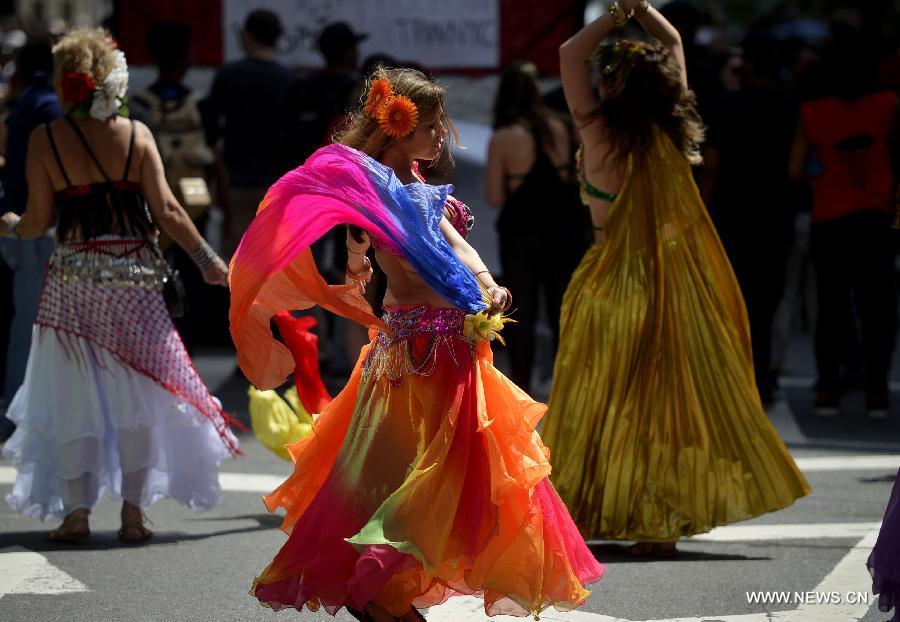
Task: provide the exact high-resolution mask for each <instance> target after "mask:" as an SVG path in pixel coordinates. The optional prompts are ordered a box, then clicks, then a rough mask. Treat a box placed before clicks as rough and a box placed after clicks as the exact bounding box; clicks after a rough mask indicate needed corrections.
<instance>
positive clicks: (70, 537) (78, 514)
mask: <svg viewBox="0 0 900 622" xmlns="http://www.w3.org/2000/svg"><path fill="white" fill-rule="evenodd" d="M90 513H91V511H90V510H88V509H87V508H79V509H77V510H74V511H72V512H69V513H68V514H67V515H66V517H65V518H64V519H63V522H62V524H61V525H60V526H59V527H57V528H56V529H54V530H53V531H50V532H49V533H47V539H48V540H50V541H51V542H72V543H79V542H85V541H86V540H87V539H88V538H90V537H91V529H90V527H89V525H88V516H89V515H90Z"/></svg>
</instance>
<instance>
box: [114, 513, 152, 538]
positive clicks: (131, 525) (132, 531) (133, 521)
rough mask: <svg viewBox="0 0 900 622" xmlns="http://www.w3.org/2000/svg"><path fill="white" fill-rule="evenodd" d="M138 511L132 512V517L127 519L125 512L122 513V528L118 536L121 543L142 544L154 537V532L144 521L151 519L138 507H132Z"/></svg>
mask: <svg viewBox="0 0 900 622" xmlns="http://www.w3.org/2000/svg"><path fill="white" fill-rule="evenodd" d="M132 507H134V508H135V510H136V511H132V512H130V514H131V516H130V517H128V518H126V516H125V511H124V508H123V511H122V527H121V529H119V532H118V533H117V534H116V535H117V537H118V538H119V540H120V541H121V542H124V543H126V544H140V543H141V542H146V541H147V540H149V539H150V538H152V537H153V532H152V531H150V530H149V529H147V527H146V526H145V525H144V521H145V520H148V521H149V519H148V518H147V516H146V515H145V514H144V513H143V512H142V511H141V510H140V508H138V507H137V506H132Z"/></svg>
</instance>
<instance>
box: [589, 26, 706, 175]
mask: <svg viewBox="0 0 900 622" xmlns="http://www.w3.org/2000/svg"><path fill="white" fill-rule="evenodd" d="M591 62H592V64H593V65H594V66H595V67H596V69H597V71H598V73H599V75H600V80H601V82H602V84H603V86H604V89H605V94H604V96H603V97H602V99H601V102H600V106H599V108H598V109H597V110H595V111H594V112H593V113H591V114H590V115H589V116H588V119H586V120H584V121H581V123H584V122H586V121H588V122H589V121H590V120H591V119H593V118H597V117H602V118H603V120H604V124H605V127H606V133H607V136H608V137H609V141H610V142H611V143H612V147H613V149H612V153H614V154H615V157H616V158H623V157H625V156H626V155H628V154H631V153H636V154H641V153H645V152H646V151H647V150H649V149H650V147H651V146H652V142H653V128H654V126H656V127H659V128H660V129H661V130H662V131H664V132H665V133H666V134H667V135H668V136H669V138H670V139H671V140H672V142H673V143H674V144H675V146H676V147H677V148H678V149H679V150H680V151H681V152H682V153H683V154H684V156H685V157H686V158H687V159H688V161H689V162H690V163H691V164H700V163H701V162H702V158H701V156H700V144H701V143H702V142H703V136H704V130H703V123H702V122H701V120H700V116H699V115H698V114H697V100H696V96H695V95H694V93H693V91H691V90H690V89H686V88H685V87H684V86H683V85H682V83H681V69H680V68H679V67H678V64H677V63H676V61H675V58H674V57H673V56H672V54H671V53H670V52H669V50H667V49H666V48H665V47H663V46H662V45H661V44H660V43H659V42H658V41H653V42H645V41H632V40H622V41H617V42H615V43H604V44H602V45H601V46H599V47H598V48H597V51H595V52H594V54H593V55H592V57H591Z"/></svg>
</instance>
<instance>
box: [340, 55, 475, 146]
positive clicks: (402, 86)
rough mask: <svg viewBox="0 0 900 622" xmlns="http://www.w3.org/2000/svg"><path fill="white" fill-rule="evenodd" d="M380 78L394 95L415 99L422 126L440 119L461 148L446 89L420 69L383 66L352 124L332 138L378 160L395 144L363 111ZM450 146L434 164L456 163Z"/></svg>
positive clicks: (372, 77) (368, 81) (368, 82)
mask: <svg viewBox="0 0 900 622" xmlns="http://www.w3.org/2000/svg"><path fill="white" fill-rule="evenodd" d="M379 78H384V79H386V80H387V81H388V82H390V84H391V88H392V89H393V91H394V95H403V96H405V97H408V98H409V99H411V100H412V102H413V103H414V104H415V105H416V108H418V110H419V124H422V123H431V122H432V120H433V119H435V116H437V118H438V120H439V122H440V123H442V124H443V125H444V127H445V128H447V130H448V133H451V134H452V135H453V138H454V141H455V142H456V146H457V147H458V146H459V133H458V132H457V131H456V127H454V125H453V122H452V121H451V120H450V117H449V116H447V113H446V112H445V110H444V87H442V86H441V85H440V84H438V83H437V82H435V81H434V80H432V79H430V78H428V77H427V76H426V75H425V74H424V73H422V72H421V71H418V70H416V69H405V68H403V69H388V68H385V67H383V66H378V67H376V68H375V70H374V71H373V72H372V73H371V74H370V75H369V77H368V78H367V79H366V88H365V89H364V90H363V94H362V97H361V98H360V101H359V104H358V106H357V107H356V109H355V110H354V111H353V113H351V115H350V118H349V119H348V121H347V122H346V123H345V124H343V125H342V126H341V127H339V128H338V130H337V131H336V132H335V134H334V136H333V137H332V141H333V142H335V143H339V144H341V145H347V146H348V147H352V148H353V149H357V150H359V151H362V152H363V153H365V154H366V155H368V156H370V157H372V158H374V159H376V160H377V159H379V158H380V157H381V155H382V154H383V153H384V151H385V149H387V148H388V147H389V146H390V144H391V143H392V142H393V141H395V140H398V139H396V138H391V137H390V136H388V135H386V134H385V133H384V132H383V131H382V130H381V127H380V125H379V123H378V120H377V119H375V118H372V117H369V116H366V114H365V112H364V110H363V107H364V106H365V103H366V97H367V96H368V94H369V88H371V85H372V82H374V81H375V80H377V79H379ZM399 140H402V139H399ZM448 143H449V141H447V143H445V144H444V150H443V152H441V154H440V155H439V156H438V157H437V158H436V159H435V160H434V162H438V161H440V160H441V159H442V158H444V157H447V158H449V159H450V161H451V163H452V161H453V156H452V155H451V154H450V146H449V144H448Z"/></svg>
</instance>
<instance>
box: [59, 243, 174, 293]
mask: <svg viewBox="0 0 900 622" xmlns="http://www.w3.org/2000/svg"><path fill="white" fill-rule="evenodd" d="M48 266H49V270H48V276H49V277H51V278H52V277H56V278H60V279H62V280H63V281H79V282H90V283H95V284H98V285H110V286H137V287H144V288H148V289H162V286H163V284H164V283H165V278H166V272H167V269H168V265H167V264H166V261H165V259H163V258H162V257H161V256H160V254H159V251H158V250H157V249H156V247H155V246H154V245H153V243H152V242H148V241H146V240H142V239H139V238H119V237H113V236H108V237H103V238H100V239H94V240H85V241H75V242H66V243H63V244H61V245H59V246H58V247H57V248H56V250H55V251H53V254H52V255H51V256H50V261H49V262H48Z"/></svg>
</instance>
